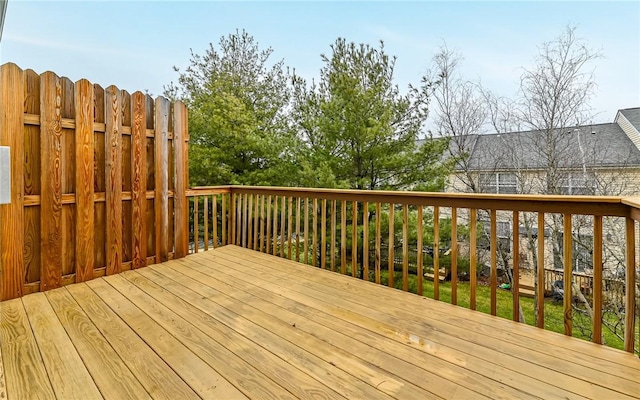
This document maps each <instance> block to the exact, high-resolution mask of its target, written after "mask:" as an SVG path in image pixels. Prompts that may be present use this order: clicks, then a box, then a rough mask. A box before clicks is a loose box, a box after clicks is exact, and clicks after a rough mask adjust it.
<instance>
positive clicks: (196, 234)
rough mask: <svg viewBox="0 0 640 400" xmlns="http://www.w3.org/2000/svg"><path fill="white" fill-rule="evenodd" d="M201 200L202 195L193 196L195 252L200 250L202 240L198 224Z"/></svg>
mask: <svg viewBox="0 0 640 400" xmlns="http://www.w3.org/2000/svg"><path fill="white" fill-rule="evenodd" d="M199 202H200V197H198V196H195V197H194V198H193V252H194V253H197V252H198V247H200V246H199V241H200V232H199V230H200V227H199V226H198V213H199V212H198V203H199Z"/></svg>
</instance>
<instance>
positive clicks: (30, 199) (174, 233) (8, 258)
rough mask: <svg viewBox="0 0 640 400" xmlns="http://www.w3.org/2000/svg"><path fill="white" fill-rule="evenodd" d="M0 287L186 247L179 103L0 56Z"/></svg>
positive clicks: (69, 278) (115, 267)
mask: <svg viewBox="0 0 640 400" xmlns="http://www.w3.org/2000/svg"><path fill="white" fill-rule="evenodd" d="M0 112H1V113H2V115H1V116H0V145H3V146H10V147H11V203H10V204H8V205H1V206H0V226H1V231H0V250H1V253H2V256H1V258H0V299H1V300H7V299H11V298H15V297H20V296H22V295H25V294H28V293H31V292H36V291H44V290H48V289H53V288H56V287H59V286H62V285H65V284H69V283H73V282H82V281H86V280H90V279H93V278H95V277H98V276H102V275H110V274H115V273H118V272H120V271H123V270H127V269H132V268H139V267H142V266H145V265H148V264H154V263H159V262H162V261H166V260H168V259H171V258H179V257H183V256H185V254H186V253H187V234H186V232H187V229H188V217H187V212H188V210H187V208H186V196H185V190H186V187H187V182H188V176H187V174H188V172H187V165H188V162H187V147H188V141H189V136H188V131H187V110H186V107H185V105H184V104H183V103H181V102H175V103H173V104H172V103H171V102H170V101H169V100H167V99H166V98H163V97H158V98H156V99H155V100H153V99H152V98H151V97H150V96H148V95H145V94H143V93H141V92H135V93H133V94H132V95H130V94H129V93H127V92H126V91H124V90H119V89H118V88H117V87H115V86H109V87H107V88H106V89H103V88H102V87H100V86H99V85H94V84H91V83H90V82H89V81H87V80H85V79H82V80H79V81H78V82H76V83H75V84H74V83H73V82H71V80H69V79H68V78H65V77H58V76H57V75H55V74H54V73H52V72H45V73H43V74H41V75H38V74H36V73H35V72H34V71H32V70H26V71H23V70H21V69H20V68H19V67H18V66H16V65H15V64H10V63H9V64H4V65H2V66H1V67H0Z"/></svg>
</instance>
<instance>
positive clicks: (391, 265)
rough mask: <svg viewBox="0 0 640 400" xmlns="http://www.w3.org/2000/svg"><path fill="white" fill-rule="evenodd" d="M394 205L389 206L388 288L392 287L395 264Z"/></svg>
mask: <svg viewBox="0 0 640 400" xmlns="http://www.w3.org/2000/svg"><path fill="white" fill-rule="evenodd" d="M393 213H394V204H391V203H390V204H389V268H388V269H389V283H388V284H389V287H393V278H395V277H394V275H395V270H396V264H395V254H394V250H395V249H394V248H393V246H394V238H395V223H394V221H393Z"/></svg>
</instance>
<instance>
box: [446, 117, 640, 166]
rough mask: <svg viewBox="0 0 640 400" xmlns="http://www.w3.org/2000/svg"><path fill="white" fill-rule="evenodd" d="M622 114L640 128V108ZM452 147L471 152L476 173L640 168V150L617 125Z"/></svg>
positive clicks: (472, 140) (474, 138)
mask: <svg viewBox="0 0 640 400" xmlns="http://www.w3.org/2000/svg"><path fill="white" fill-rule="evenodd" d="M621 112H623V114H624V115H625V117H626V118H627V119H628V120H629V122H631V123H632V124H633V125H634V126H636V127H637V128H640V108H634V109H627V110H621ZM547 139H549V140H547ZM458 141H462V142H463V143H462V145H461V144H460V143H458ZM451 146H453V147H454V148H453V149H452V150H453V151H454V154H455V153H457V152H456V150H459V149H455V147H462V148H464V149H465V150H466V151H467V152H469V160H468V167H469V168H470V169H473V170H512V169H541V168H545V167H546V166H547V165H549V163H550V162H554V163H555V164H556V165H557V167H558V168H564V169H579V168H582V167H583V166H585V167H588V168H593V167H596V168H598V167H600V168H606V167H618V168H620V167H640V149H638V147H636V146H635V145H634V144H633V142H632V141H631V139H630V138H629V137H628V136H627V134H626V133H625V132H624V131H623V130H622V128H621V127H620V126H619V125H618V124H616V123H606V124H594V125H582V126H577V127H571V128H563V129H557V130H555V131H554V133H553V134H552V135H546V134H545V132H543V131H522V132H508V133H494V134H484V135H470V136H468V137H465V138H454V139H453V140H452V144H451ZM550 148H553V149H554V150H553V151H550V150H548V149H550Z"/></svg>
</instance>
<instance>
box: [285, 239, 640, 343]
mask: <svg viewBox="0 0 640 400" xmlns="http://www.w3.org/2000/svg"><path fill="white" fill-rule="evenodd" d="M295 251H296V249H295V247H294V255H293V256H292V259H294V260H295V258H296V257H295ZM310 258H311V257H310ZM300 261H302V262H303V257H302V256H301V260H300ZM339 263H340V261H339V258H336V271H338V273H339V271H340V266H339ZM328 267H329V260H327V268H328ZM346 274H347V275H351V263H348V264H347V267H346ZM388 276H389V274H388V271H386V270H382V271H381V272H380V277H381V279H380V282H381V283H382V284H383V285H386V284H387V282H388ZM369 280H371V281H374V278H373V272H371V274H370V279H369ZM408 281H409V291H410V292H412V293H417V291H418V279H417V277H416V275H415V274H410V275H409V279H408ZM422 286H423V293H422V295H423V296H425V297H428V298H433V292H434V286H433V282H432V281H430V280H427V279H426V278H425V279H423V285H422ZM394 287H395V288H396V289H400V290H402V272H398V271H396V272H395V275H394ZM439 292H440V301H444V302H446V303H451V282H440V285H439ZM457 294H458V306H460V307H465V308H469V304H470V301H469V299H470V285H469V283H468V282H458V284H457ZM496 298H497V315H498V316H500V317H503V318H506V319H509V320H511V319H512V318H513V295H512V293H511V291H510V290H504V289H500V288H498V289H497V291H496ZM520 306H521V307H522V312H523V314H524V318H525V323H526V324H528V325H532V326H533V325H535V319H534V313H533V308H534V299H533V298H528V297H522V296H521V297H520ZM476 310H477V311H480V312H484V313H486V314H489V313H490V312H491V288H490V287H488V286H482V285H478V286H477V287H476ZM604 318H605V319H607V320H608V321H609V322H610V323H611V325H616V323H619V322H620V321H619V320H617V319H616V318H615V317H613V316H606V315H605V317H604ZM544 328H545V329H546V330H550V331H553V332H558V333H564V310H563V305H562V302H561V301H560V302H558V301H554V300H552V299H545V305H544ZM618 329H619V330H622V329H623V328H622V325H621V324H620V326H619V327H618ZM602 331H603V339H604V343H605V344H606V345H607V346H610V347H614V348H617V349H623V348H624V341H623V340H621V339H620V338H619V337H618V336H616V335H615V334H614V333H613V332H611V331H610V330H609V329H608V328H607V327H606V326H604V325H603V327H602ZM591 332H592V322H591V319H590V318H588V317H587V316H586V315H582V314H578V313H576V312H574V313H573V332H572V334H573V337H576V338H580V339H584V340H589V341H590V340H591ZM638 335H640V322H636V337H638Z"/></svg>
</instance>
